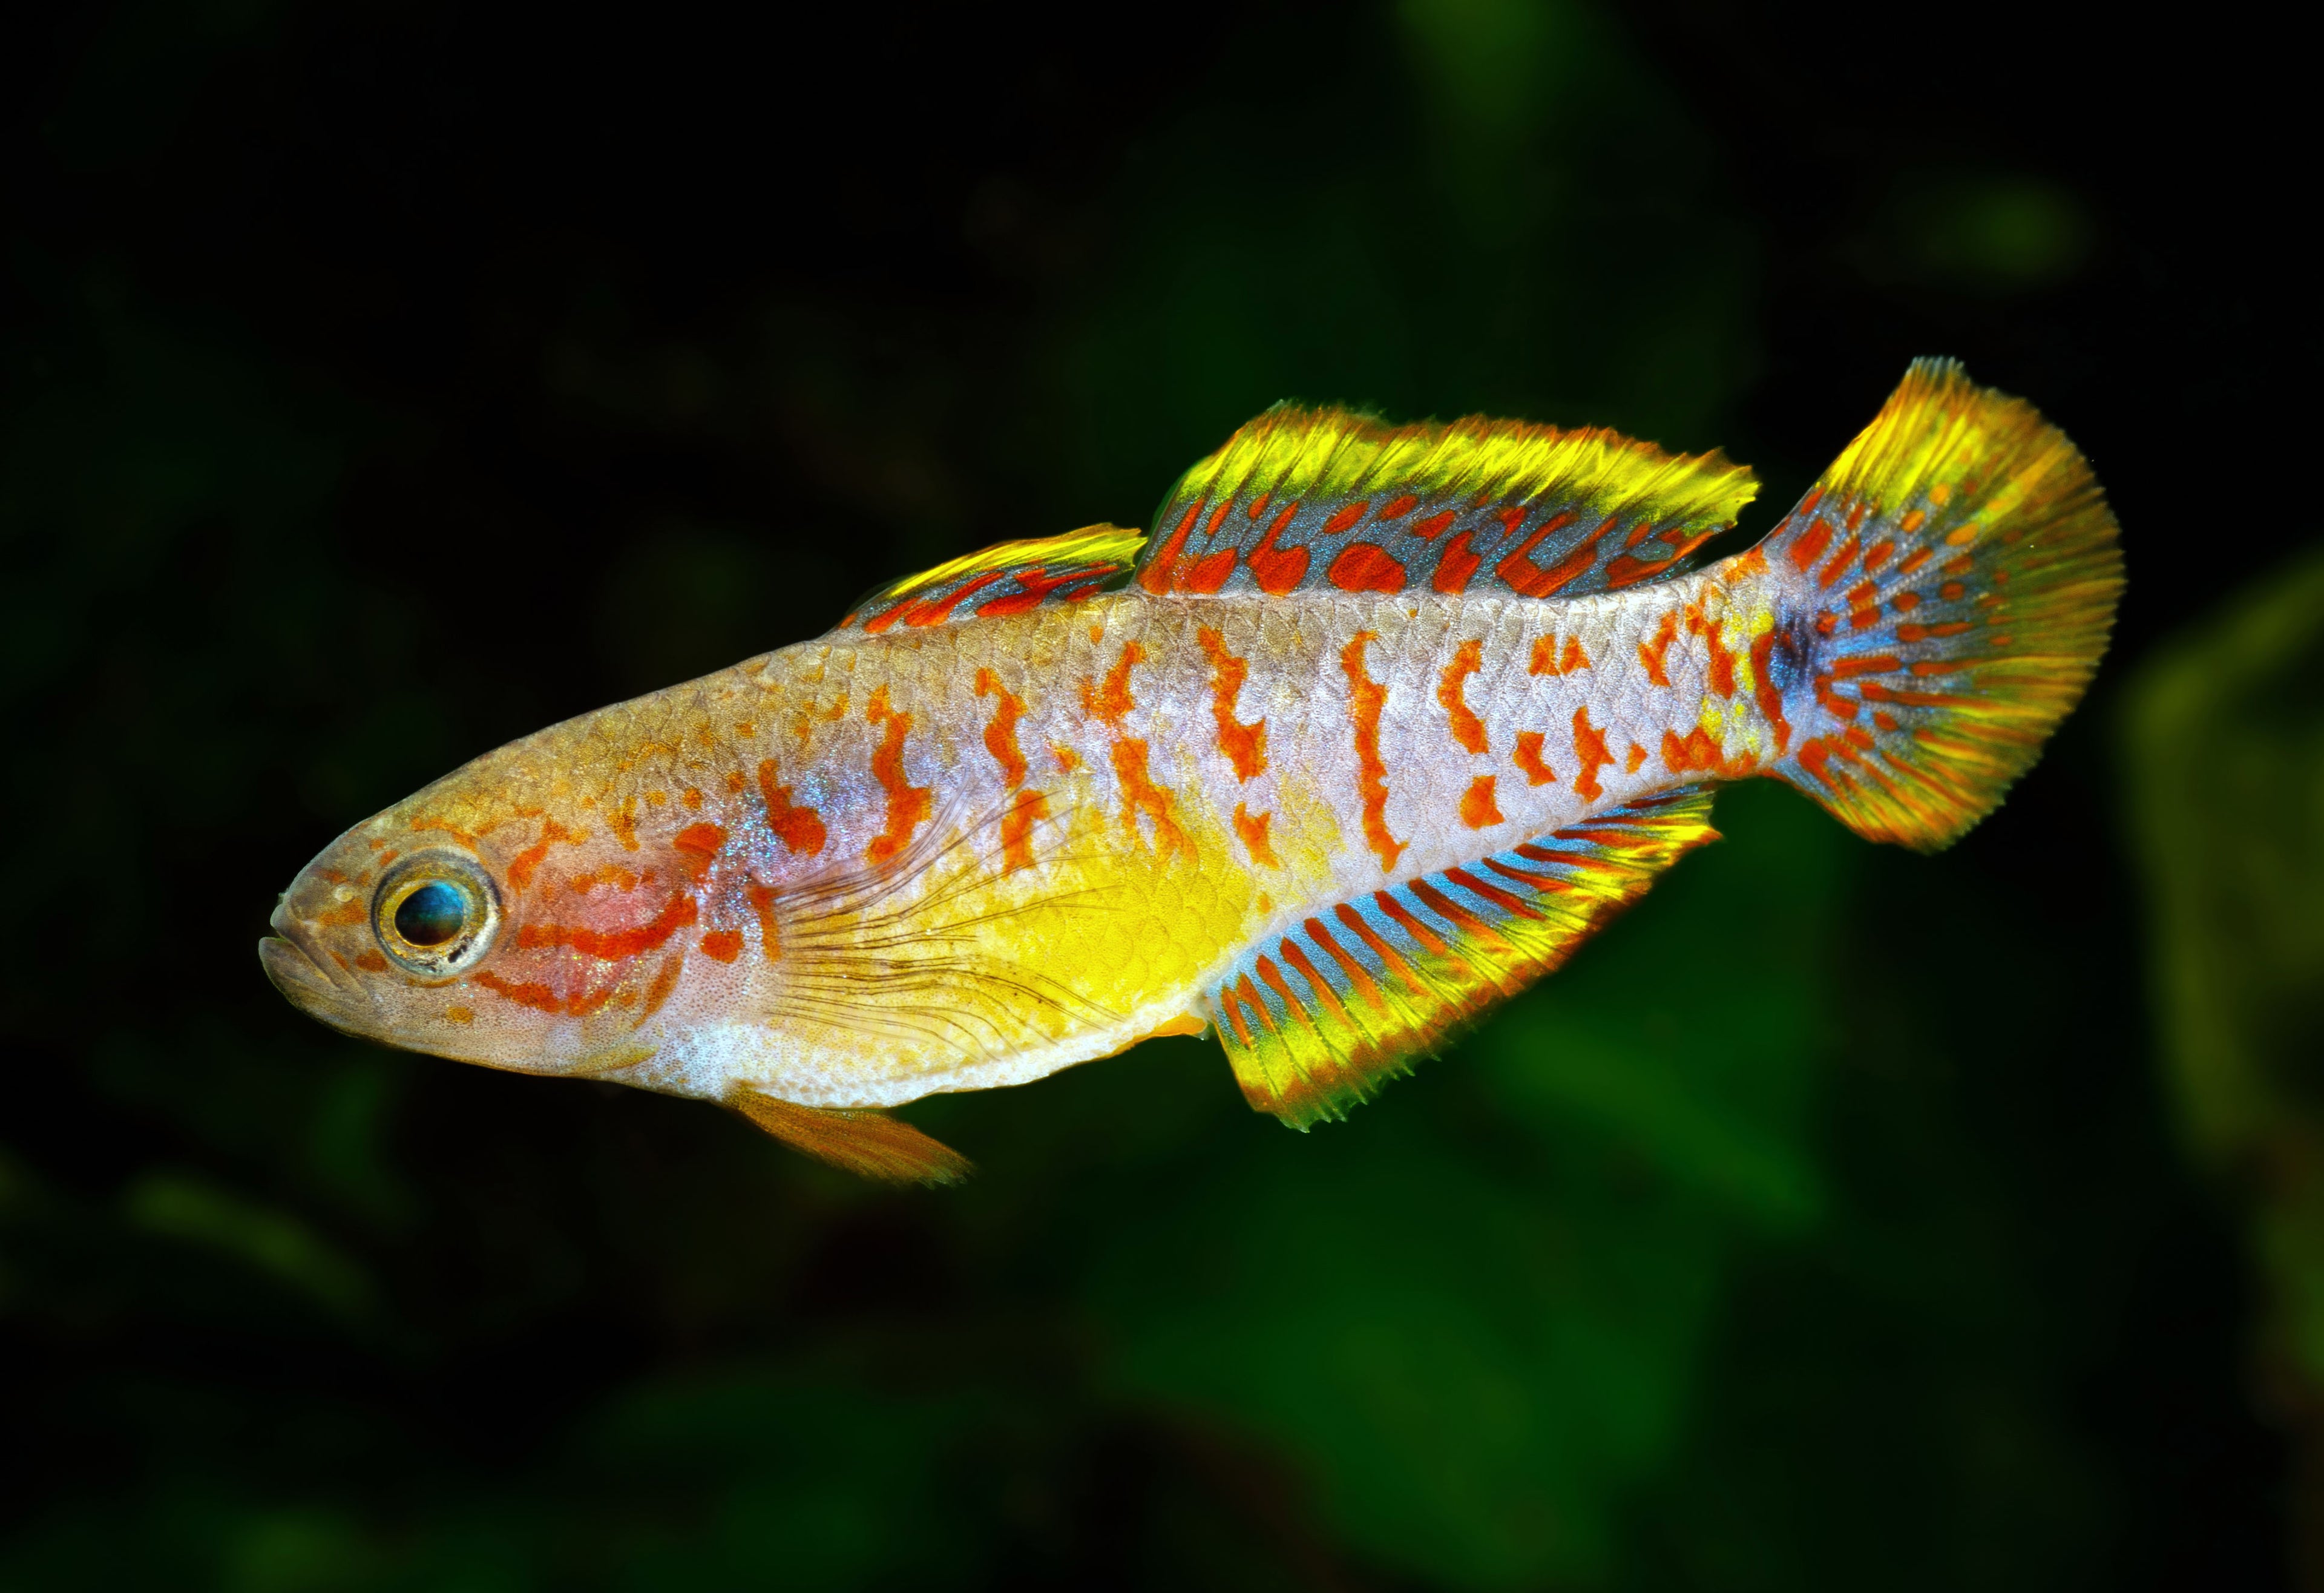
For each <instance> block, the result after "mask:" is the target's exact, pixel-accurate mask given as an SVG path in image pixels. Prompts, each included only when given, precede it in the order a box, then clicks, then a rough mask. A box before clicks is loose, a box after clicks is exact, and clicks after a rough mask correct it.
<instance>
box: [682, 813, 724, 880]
mask: <svg viewBox="0 0 2324 1593" xmlns="http://www.w3.org/2000/svg"><path fill="white" fill-rule="evenodd" d="M725 844H726V832H725V831H724V830H722V829H720V828H719V827H718V826H717V825H716V824H688V825H687V827H686V828H685V829H683V830H680V831H679V832H678V834H677V835H676V836H675V837H673V838H672V839H671V841H670V845H671V846H673V847H675V848H676V849H677V851H678V867H679V868H681V869H684V870H686V871H687V874H688V875H690V876H691V877H692V878H693V879H694V881H695V883H696V884H700V883H701V881H702V877H703V876H704V875H705V874H707V873H708V872H709V871H710V861H711V860H712V859H713V858H715V857H716V856H717V855H718V849H719V848H720V847H722V846H724V845H725Z"/></svg>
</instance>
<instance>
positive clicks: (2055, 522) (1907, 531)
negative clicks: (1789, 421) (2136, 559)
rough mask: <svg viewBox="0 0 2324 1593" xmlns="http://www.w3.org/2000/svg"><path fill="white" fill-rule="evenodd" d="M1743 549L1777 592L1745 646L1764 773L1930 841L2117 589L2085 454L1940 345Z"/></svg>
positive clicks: (2071, 657)
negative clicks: (1758, 633) (1763, 738)
mask: <svg viewBox="0 0 2324 1593" xmlns="http://www.w3.org/2000/svg"><path fill="white" fill-rule="evenodd" d="M1755 551H1756V553H1757V555H1758V556H1759V557H1764V558H1765V560H1766V565H1767V570H1768V574H1769V576H1771V577H1772V578H1773V580H1774V581H1775V586H1776V589H1777V592H1778V594H1779V596H1778V599H1777V603H1776V605H1775V629H1774V630H1773V631H1770V632H1768V633H1766V635H1764V636H1762V637H1760V638H1759V640H1758V643H1757V647H1755V649H1754V652H1755V654H1756V657H1755V658H1754V659H1753V663H1754V665H1755V667H1756V668H1755V673H1756V675H1757V682H1756V685H1757V688H1758V693H1759V699H1760V704H1761V706H1762V708H1763V710H1765V711H1766V713H1767V714H1768V716H1769V718H1770V719H1771V720H1773V721H1774V724H1775V750H1776V751H1777V753H1778V754H1779V756H1778V757H1777V759H1776V760H1775V762H1774V763H1773V764H1772V765H1771V766H1770V767H1769V769H1768V772H1769V773H1772V774H1775V775H1776V776H1778V777H1779V778H1783V779H1786V780H1789V781H1790V782H1791V783H1792V784H1793V785H1794V786H1797V787H1799V788H1800V789H1801V790H1803V791H1805V792H1806V793H1807V794H1808V795H1810V796H1813V797H1814V798H1815V799H1816V800H1817V801H1819V802H1821V803H1822V804H1823V805H1824V806H1825V807H1827V808H1829V809H1830V810H1831V812H1832V813H1833V814H1834V815H1838V816H1839V817H1840V819H1841V820H1842V821H1843V822H1845V823H1846V824H1848V826H1849V828H1850V829H1852V830H1854V831H1855V832H1856V833H1858V834H1859V835H1864V836H1867V837H1868V838H1870V839H1872V840H1876V841H1895V842H1899V843H1903V844H1904V845H1907V846H1913V847H1917V848H1919V849H1920V850H1922V851H1923V852H1933V851H1936V850H1937V849H1939V848H1941V847H1943V846H1946V845H1949V844H1950V843H1952V842H1953V841H1954V840H1956V839H1958V838H1959V837H1960V835H1961V833H1963V832H1964V831H1966V830H1968V829H1969V826H1970V825H1972V824H1976V823H1977V821H1978V819H1980V818H1982V817H1984V816H1985V815H1987V813H1989V812H1991V811H1992V810H1993V808H1994V807H1995V806H1997V805H1998V804H1999V802H2000V801H2001V796H2002V793H2003V792H2004V791H2005V790H2006V789H2007V788H2008V786H2009V783H2010V782H2011V781H2012V780H2014V779H2015V778H2017V777H2018V776H2019V775H2021V774H2023V773H2024V771H2025V770H2026V769H2027V768H2029V767H2030V766H2031V765H2032V764H2033V760H2034V759H2035V758H2036V757H2038V756H2039V755H2040V752H2041V749H2042V743H2043V741H2045V740H2046V739H2047V738H2048V737H2049V734H2050V732H2051V731H2052V730H2053V729H2055V728H2056V726H2057V724H2058V722H2059V721H2060V720H2061V719H2063V718H2064V717H2065V716H2066V714H2067V713H2068V711H2070V709H2071V708H2072V707H2073V705H2074V704H2075V702H2076V701H2077V700H2078V699H2080V696H2081V695H2082V689H2083V687H2084V686H2088V685H2089V679H2090V676H2091V675H2092V673H2094V672H2095V671H2096V669H2097V668H2098V657H2099V655H2100V654H2101V653H2103V652H2104V651H2105V650H2106V643H2107V630H2108V628H2109V627H2110V626H2111V625H2112V624H2113V622H2114V612H2115V604H2116V601H2117V599H2118V598H2119V597H2120V596H2121V594H2122V554H2121V551H2120V549H2119V548H2117V547H2116V541H2115V521H2114V516H2113V514H2112V513H2110V512H2109V511H2107V506H2106V502H2105V500H2104V498H2103V497H2102V496H2101V495H2100V494H2099V492H2098V483H2097V481H2096V480H2095V479H2094V478H2093V477H2092V476H2091V474H2090V470H2089V465H2088V464H2087V463H2086V462H2085V461H2084V460H2083V458H2082V456H2081V455H2080V452H2079V451H2077V450H2076V448H2075V447H2074V445H2073V444H2072V443H2070V442H2069V441H2067V440H2066V437H2065V434H2064V433H2062V432H2061V431H2059V430H2058V429H2057V428H2055V427H2053V426H2051V425H2049V424H2048V423H2047V422H2045V421H2044V420H2043V419H2042V417H2041V415H2040V414H2039V413H2038V412H2037V411H2036V410H2034V409H2033V406H2032V405H2031V404H2028V403H2026V402H2024V401H2023V400H2020V399H2014V398H2010V397H2008V396H2006V395H2005V394H2002V393H1998V392H1995V391H1992V390H1991V389H1989V388H1982V387H1978V386H1976V385H1975V384H1973V383H1972V382H1970V381H1969V378H1968V376H1967V375H1966V374H1965V373H1963V372H1962V370H1961V368H1960V365H1959V364H1956V363H1955V362H1953V361H1951V360H1916V361H1914V364H1913V366H1912V368H1911V369H1910V370H1909V371H1907V372H1906V373H1905V375H1904V382H1903V383H1902V384H1901V385H1899V386H1898V387H1897V389H1896V391H1895V392H1894V393H1892V394H1890V395H1889V399H1888V402H1887V404H1886V406H1885V407H1884V408H1883V409H1882V410H1881V411H1880V414H1879V416H1878V417H1877V419H1874V421H1873V422H1872V424H1871V425H1870V426H1868V427H1867V428H1865V429H1864V431H1863V432H1862V433H1861V434H1860V435H1859V436H1858V437H1857V439H1856V440H1855V441H1854V442H1852V443H1850V444H1849V446H1848V451H1847V452H1845V453H1843V454H1842V455H1840V458H1839V459H1838V460H1837V461H1836V462H1835V463H1834V464H1833V465H1832V466H1831V469H1830V470H1828V471H1826V472H1825V473H1824V474H1823V478H1822V479H1821V480H1820V481H1819V482H1817V483H1816V484H1815V487H1814V489H1813V490H1812V491H1811V492H1810V493H1808V495H1807V496H1806V497H1805V498H1803V500H1801V502H1800V505H1799V507H1798V508H1796V509H1794V511H1792V512H1791V514H1790V516H1789V517H1788V518H1787V519H1785V520H1784V522H1783V524H1781V525H1780V526H1778V527H1776V529H1775V531H1774V532H1773V533H1772V534H1771V535H1770V536H1769V537H1768V539H1767V540H1766V542H1765V543H1763V544H1762V545H1761V546H1760V547H1759V548H1757V549H1756V550H1755ZM1747 557H1748V556H1747Z"/></svg>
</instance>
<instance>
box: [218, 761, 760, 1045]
mask: <svg viewBox="0 0 2324 1593" xmlns="http://www.w3.org/2000/svg"><path fill="white" fill-rule="evenodd" d="M550 751H551V752H552V753H554V752H555V750H554V749H550ZM567 754H568V755H569V749H567ZM560 767H562V768H564V769H570V768H571V763H570V761H569V760H568V759H567V758H560V757H559V756H556V755H551V756H546V757H544V756H542V755H541V750H540V749H536V748H528V747H525V746H522V745H520V746H519V747H516V748H512V749H503V751H502V752H500V753H496V754H492V755H488V756H487V757H486V758H484V759H481V760H477V762H476V763H475V764H472V765H470V766H469V767H468V768H466V769H462V770H459V771H457V773H455V774H454V775H452V776H449V777H447V778H446V779H444V780H441V781H438V783H437V784H436V785H435V786H432V787H429V788H428V789H427V790H425V791H422V792H420V794H419V795H417V796H413V797H411V798H409V799H407V800H406V801H405V802H403V803H401V804H398V805H397V806H394V807H391V808H389V809H387V810H386V811H385V812H383V813H382V814H380V815H377V816H375V817H374V818H372V819H369V820H366V821H365V822H364V823H363V824H357V825H356V826H355V827H354V828H353V829H351V830H349V831H347V832H346V833H345V834H343V835H341V836H340V837H339V838H338V839H337V840H336V841H334V842H332V843H331V844H330V845H328V846H327V847H325V848H324V849H323V851H322V852H321V853H320V854H319V855H318V856H317V857H316V858H315V860H314V861H312V862H310V863H309V864H308V865H307V866H306V868H305V869H303V870H300V873H299V876H298V878H297V879H294V880H292V881H291V887H290V889H287V890H285V891H284V892H283V893H282V896H281V901H280V902H279V903H278V904H277V906H276V907H275V909H274V913H273V916H272V919H271V920H270V925H271V927H272V930H273V934H272V935H269V936H267V937H266V938H265V939H263V940H262V941H261V942H260V943H259V947H258V953H259V960H260V962H261V963H262V964H263V967H264V969H265V971H266V974H267V977H268V978H269V979H270V980H272V981H273V984H274V986H275V988H276V989H277V990H281V992H282V994H283V995H284V996H285V997H287V998H288V999H290V1001H291V1004H292V1005H293V1006H295V1007H297V1008H300V1010H301V1011H303V1012H305V1013H306V1014H307V1015H308V1016H309V1017H314V1018H316V1019H318V1020H319V1021H320V1022H322V1023H325V1024H327V1025H329V1026H330V1027H333V1028H335V1029H338V1030H340V1031H341V1032H342V1033H345V1034H349V1035H354V1036H360V1037H362V1038H365V1039H370V1040H375V1041H378V1042H380V1043H381V1044H383V1045H392V1046H395V1047H397V1048H398V1049H401V1050H407V1051H419V1052H424V1053H427V1054H430V1055H435V1056H442V1057H447V1058H449V1059H452V1060H454V1061H458V1062H469V1063H476V1064H483V1065H484V1066H487V1067H494V1068H503V1069H508V1070H511V1071H515V1072H521V1073H583V1074H588V1075H592V1076H599V1075H605V1074H609V1073H613V1072H615V1071H616V1070H617V1069H619V1068H621V1067H624V1066H629V1065H632V1064H636V1063H638V1062H640V1061H641V1060H642V1059H644V1058H645V1057H647V1056H649V1055H650V1054H651V1053H652V1051H653V1050H654V1048H655V1046H656V1045H657V1044H658V1043H659V1038H660V1037H661V1036H660V1031H661V1030H662V1029H664V1028H667V1027H669V1026H670V1025H671V1024H672V1023H673V1021H675V1020H676V1019H678V1017H680V1015H681V1010H682V1009H683V1010H686V1011H690V1010H692V1008H693V1007H694V1006H696V1005H698V1004H699V1002H700V1001H705V1000H706V1001H710V1002H712V1003H713V1004H716V1003H718V1002H720V1001H722V1000H724V999H740V998H741V996H742V994H743V992H742V991H741V990H739V989H729V988H728V987H730V986H739V985H740V984H741V983H742V981H746V980H748V979H751V978H754V977H757V976H758V973H757V970H756V969H755V968H754V967H753V966H752V965H751V964H750V963H742V964H740V965H739V966H738V965H737V963H738V961H739V959H738V957H737V955H736V952H735V950H734V949H733V948H736V947H739V945H740V944H741V935H740V934H739V933H735V932H732V931H730V932H729V933H727V934H726V935H723V936H720V935H712V936H711V937H710V944H711V945H712V947H713V948H714V950H715V951H716V952H721V953H724V955H725V957H726V961H725V962H719V961H718V960H717V959H716V957H715V956H702V955H696V956H695V957H694V958H693V960H692V961H693V962H694V963H696V965H698V966H697V967H696V969H693V970H689V969H688V967H687V963H688V956H687V953H689V952H690V951H697V952H698V950H699V946H700V944H701V943H702V941H703V939H704V936H705V931H707V930H710V929H712V928H713V925H712V924H711V923H710V922H709V921H708V916H709V915H711V914H715V913H716V912H717V911H718V908H717V907H716V905H715V900H716V898H715V896H714V895H713V891H714V890H715V889H716V888H717V887H718V886H719V885H720V884H721V883H722V879H723V876H724V874H726V873H730V872H734V871H736V870H738V869H739V867H740V864H739V862H738V861H736V860H733V859H717V860H715V862H716V872H717V874H718V875H719V876H721V878H710V879H705V876H706V875H710V874H712V872H713V864H714V859H713V857H712V856H711V852H713V851H715V842H712V841H708V840H705V837H717V838H719V839H721V840H723V838H724V832H723V831H722V830H719V829H717V828H715V826H711V825H707V824H704V823H703V822H702V820H701V816H700V815H696V814H693V813H690V812H687V810H686V809H685V808H684V807H683V806H681V805H680V804H678V803H677V802H674V801H669V802H665V803H664V804H662V805H659V806H650V805H649V804H648V803H646V802H645V801H643V800H641V799H630V798H624V797H622V796H618V795H616V794H614V793H613V792H611V791H609V790H607V789H606V788H604V787H602V786H599V787H591V788H590V789H588V790H586V791H579V792H576V791H573V790H571V789H569V788H568V787H567V782H565V781H564V780H562V779H561V778H559V777H558V770H559V769H560ZM689 847H690V848H692V850H688V848H689ZM735 889H736V890H738V891H739V889H740V886H739V885H738V886H736V887H735ZM756 961H759V962H763V961H764V960H763V959H758V960H756ZM682 976H684V977H682ZM681 983H683V985H684V986H685V989H684V990H680V989H679V986H680V985H681ZM673 996H678V997H679V998H680V999H678V1000H676V1001H673V999H672V998H673ZM633 1082H634V1081H633Z"/></svg>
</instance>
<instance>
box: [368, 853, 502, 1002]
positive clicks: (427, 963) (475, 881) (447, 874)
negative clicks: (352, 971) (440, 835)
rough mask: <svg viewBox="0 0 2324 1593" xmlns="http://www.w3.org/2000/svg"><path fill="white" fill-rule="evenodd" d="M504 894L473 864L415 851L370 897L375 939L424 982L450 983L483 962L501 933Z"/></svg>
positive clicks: (455, 855)
mask: <svg viewBox="0 0 2324 1593" xmlns="http://www.w3.org/2000/svg"><path fill="white" fill-rule="evenodd" d="M500 918H501V914H500V894H499V892H497V891H496V890H494V889H493V881H492V876H491V875H489V874H487V873H486V872H485V871H484V869H483V868H482V867H480V866H479V865H478V864H477V863H476V861H475V859H473V858H470V857H466V856H463V855H462V854H461V853H459V852H433V851H431V852H414V853H412V854H411V855H410V856H409V857H405V858H403V859H401V860H400V861H397V863H396V864H395V866H394V867H393V868H392V869H390V870H388V871H387V875H386V877H385V878H383V879H381V880H380V882H379V890H378V893H377V894H376V895H375V896H374V897H373V898H372V911H371V923H372V934H373V936H374V938H375V939H376V940H377V941H378V942H379V949H380V950H381V951H383V952H384V953H387V957H388V960H389V961H390V962H393V963H394V964H395V965H396V966H397V967H399V968H401V969H402V970H403V971H405V972H407V973H414V974H418V975H419V976H420V977H421V978H422V979H451V978H454V977H456V976H457V975H458V974H460V973H462V972H465V971H466V970H468V969H470V968H473V967H475V965H476V964H477V963H478V962H483V961H484V953H486V952H488V951H490V950H491V949H492V944H493V936H494V935H495V934H497V933H498V931H499V929H500Z"/></svg>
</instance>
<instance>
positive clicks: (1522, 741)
mask: <svg viewBox="0 0 2324 1593" xmlns="http://www.w3.org/2000/svg"><path fill="white" fill-rule="evenodd" d="M1541 741H1542V736H1541V732H1539V731H1537V730H1521V731H1519V732H1517V756H1516V758H1515V760H1513V761H1515V762H1516V764H1517V768H1519V769H1522V770H1524V771H1525V778H1526V785H1528V786H1546V785H1547V784H1549V783H1550V781H1552V780H1554V779H1555V778H1557V770H1555V769H1552V768H1550V766H1549V765H1548V764H1546V763H1544V762H1543V761H1542V760H1541Z"/></svg>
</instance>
